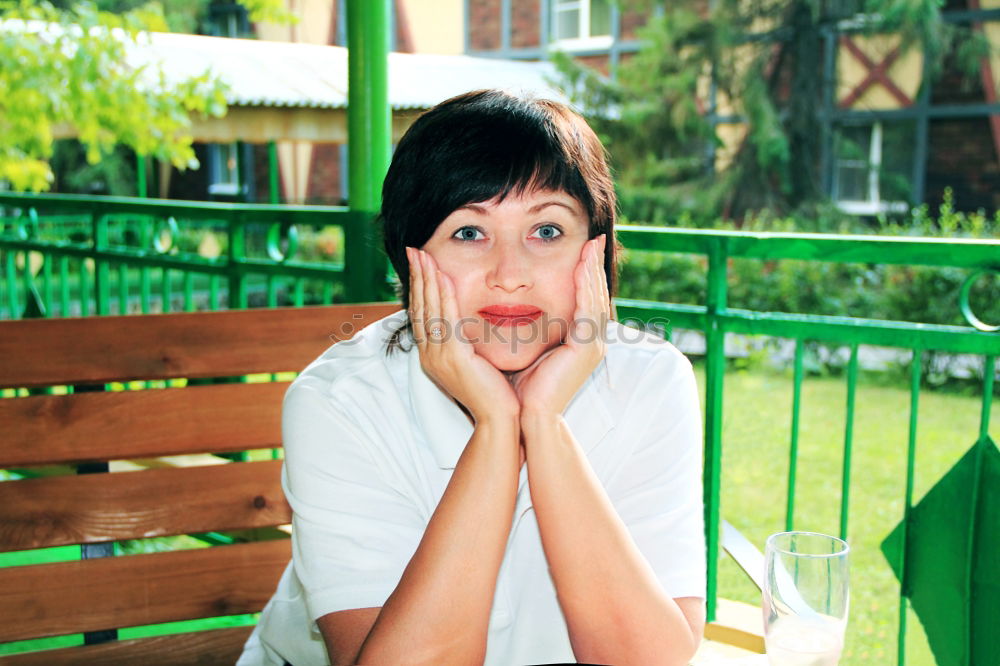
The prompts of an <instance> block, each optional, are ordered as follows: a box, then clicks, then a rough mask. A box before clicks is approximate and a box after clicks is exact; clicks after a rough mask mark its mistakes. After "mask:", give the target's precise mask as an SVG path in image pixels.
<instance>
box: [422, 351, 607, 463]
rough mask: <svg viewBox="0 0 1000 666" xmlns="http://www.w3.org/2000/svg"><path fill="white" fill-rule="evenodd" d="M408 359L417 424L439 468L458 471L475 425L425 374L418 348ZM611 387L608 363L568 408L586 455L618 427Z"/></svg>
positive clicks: (575, 434) (568, 417) (574, 431)
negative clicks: (609, 403) (610, 403)
mask: <svg viewBox="0 0 1000 666" xmlns="http://www.w3.org/2000/svg"><path fill="white" fill-rule="evenodd" d="M407 356H408V357H409V358H408V364H409V382H408V385H409V389H410V404H411V406H412V407H413V412H414V414H415V415H416V421H417V425H418V427H419V428H420V430H421V432H422V433H423V435H424V440H425V441H426V442H427V445H428V447H429V448H430V450H431V453H432V454H433V455H434V460H435V462H437V465H438V467H440V468H441V469H454V468H455V465H457V464H458V459H459V457H460V456H461V455H462V451H464V450H465V445H466V444H467V443H468V441H469V438H470V437H472V431H473V426H472V422H471V421H470V420H469V418H468V417H467V416H466V415H465V412H463V411H462V409H461V408H460V407H459V406H458V404H457V403H456V402H455V401H454V400H453V399H452V398H451V397H450V396H449V395H447V393H445V392H444V391H443V390H441V388H439V387H438V385H437V384H435V383H434V381H433V380H432V379H431V378H430V377H428V376H427V374H426V373H425V372H424V369H423V367H421V365H420V355H419V353H418V352H417V348H416V345H414V346H413V347H411V348H410V350H409V351H408V352H407ZM608 388H609V387H608V376H607V367H606V360H605V361H603V362H601V364H600V365H598V366H597V369H596V370H594V372H593V373H591V375H590V377H588V378H587V381H585V382H584V384H583V386H582V387H580V390H579V391H578V392H577V394H576V395H575V396H574V397H573V400H572V401H571V402H570V404H569V406H568V407H567V408H566V412H565V414H564V417H565V419H566V423H567V424H568V425H569V428H570V431H572V433H573V435H574V436H575V437H576V440H577V441H578V442H579V443H580V446H582V447H583V451H584V453H587V452H589V451H590V450H591V449H593V448H594V447H595V446H597V443H598V442H600V441H601V439H603V437H604V435H605V434H607V432H608V431H609V430H611V428H612V427H614V421H613V420H612V418H611V414H610V412H609V411H608V408H607V398H608V397H609V396H608Z"/></svg>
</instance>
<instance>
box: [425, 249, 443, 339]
mask: <svg viewBox="0 0 1000 666" xmlns="http://www.w3.org/2000/svg"><path fill="white" fill-rule="evenodd" d="M420 256H421V258H422V259H423V263H422V264H421V266H422V267H423V269H424V315H425V316H424V330H425V332H426V333H427V334H428V339H432V340H433V341H436V342H440V341H441V338H439V337H438V336H436V335H430V334H431V332H432V331H437V330H438V329H440V332H441V333H443V332H444V321H443V319H442V317H441V288H440V286H439V285H438V277H437V273H438V271H437V266H436V265H435V264H434V258H433V257H431V255H429V254H427V253H426V252H423V251H421V253H420Z"/></svg>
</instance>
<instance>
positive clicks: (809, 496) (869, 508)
mask: <svg viewBox="0 0 1000 666" xmlns="http://www.w3.org/2000/svg"><path fill="white" fill-rule="evenodd" d="M698 374H699V383H700V385H701V386H704V373H703V367H700V368H698ZM724 394H725V403H724V407H723V430H722V437H723V458H722V466H723V473H722V477H723V478H722V515H723V517H725V518H726V519H727V520H728V521H729V522H731V523H733V524H734V525H735V526H736V527H737V528H738V529H739V530H740V531H741V532H743V533H744V535H746V536H747V537H748V538H749V539H750V540H751V541H753V542H754V543H755V544H757V546H758V547H760V548H761V549H763V544H764V541H765V540H766V538H767V536H768V535H770V534H772V533H774V532H780V531H783V530H784V529H785V506H786V493H787V479H788V465H789V463H788V452H789V442H790V430H791V406H792V380H791V376H790V373H788V374H787V375H786V374H781V373H777V372H767V371H760V370H755V371H752V372H748V371H739V372H730V373H727V375H726V378H725V391H724ZM846 396H847V391H846V382H845V381H844V380H843V379H837V378H810V379H807V380H806V381H805V382H804V383H803V387H802V407H801V415H800V434H799V458H798V466H797V482H796V501H795V508H794V518H795V521H794V528H795V529H802V530H810V531H817V532H825V533H828V534H838V533H839V530H840V501H841V489H840V488H841V473H842V465H843V449H844V432H845V423H846V401H847V397H846ZM998 403H1000V401H997V400H994V401H993V409H992V418H991V420H990V423H991V425H992V427H991V436H992V437H993V439H994V441H1000V437H998V430H1000V404H998ZM909 405H910V394H909V390H908V387H902V386H899V387H896V386H884V385H877V384H872V383H865V382H864V381H859V384H858V389H857V394H856V399H855V416H854V441H853V453H852V464H851V467H852V469H851V485H850V491H849V510H848V519H849V520H848V541H849V543H850V544H851V549H852V551H851V558H852V559H851V594H852V599H851V613H850V620H849V623H848V635H847V640H846V645H845V651H844V656H843V659H842V660H841V664H842V665H843V666H850V665H855V664H857V665H860V664H890V663H896V655H897V628H898V616H899V584H898V582H897V581H896V578H895V576H894V575H893V573H892V571H891V570H890V569H889V566H888V564H887V563H886V561H885V559H884V557H883V556H882V553H881V551H880V550H879V546H880V544H881V542H882V540H883V539H884V538H885V537H886V536H887V535H888V534H889V532H890V531H891V530H892V529H893V528H894V527H895V526H896V524H897V523H898V522H899V521H900V519H901V518H902V515H903V504H904V499H905V483H906V450H907V441H908V439H907V438H908V430H909V409H910V407H909ZM981 405H982V402H981V399H980V398H978V397H971V396H964V395H959V394H954V393H952V394H949V393H943V392H929V391H922V392H921V394H920V401H919V408H918V412H917V414H918V424H917V453H916V476H915V489H914V503H916V502H918V501H919V500H920V498H921V497H922V496H923V495H924V494H925V493H926V492H927V490H929V489H930V488H931V487H932V486H933V485H934V484H935V483H936V482H937V480H938V479H940V478H941V476H943V475H944V474H945V473H946V472H947V471H948V470H949V469H950V468H951V466H952V465H954V463H955V462H957V461H958V459H959V458H960V457H961V456H962V455H963V454H964V453H965V452H966V451H967V450H968V449H969V447H971V446H972V444H973V443H974V442H975V441H976V440H977V438H978V433H979V419H980V410H981ZM719 593H720V595H721V596H724V597H727V598H730V599H737V600H740V601H746V602H749V603H753V604H759V603H760V593H759V592H758V591H757V590H756V588H755V587H754V586H753V585H752V584H751V583H750V582H749V580H748V579H747V578H746V576H745V574H743V572H742V571H740V570H739V568H738V567H737V566H736V565H735V563H734V562H732V560H730V559H729V558H728V557H725V558H724V560H723V561H722V562H721V564H720V576H719ZM934 663H935V662H934V659H933V657H932V656H931V653H930V649H929V647H928V645H927V640H926V637H925V635H924V632H923V628H922V627H921V625H920V622H919V619H918V618H917V617H916V615H915V614H914V613H913V612H912V611H909V613H908V619H907V634H906V664H908V665H924V664H934Z"/></svg>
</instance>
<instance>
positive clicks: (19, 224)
mask: <svg viewBox="0 0 1000 666" xmlns="http://www.w3.org/2000/svg"><path fill="white" fill-rule="evenodd" d="M22 211H23V209H22ZM14 219H15V222H14V237H15V238H17V239H18V240H23V241H26V240H31V239H33V238H34V237H35V236H37V235H38V210H37V209H36V208H35V207H34V206H32V207H30V208H28V214H27V215H24V214H23V212H22V214H20V215H18V216H17V217H16V218H14Z"/></svg>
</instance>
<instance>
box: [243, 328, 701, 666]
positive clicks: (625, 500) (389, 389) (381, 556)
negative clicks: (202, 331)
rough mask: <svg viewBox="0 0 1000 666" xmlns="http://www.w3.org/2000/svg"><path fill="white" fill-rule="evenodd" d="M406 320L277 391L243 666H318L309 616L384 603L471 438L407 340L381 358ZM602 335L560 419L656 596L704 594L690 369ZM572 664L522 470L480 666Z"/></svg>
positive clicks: (654, 346)
mask: <svg viewBox="0 0 1000 666" xmlns="http://www.w3.org/2000/svg"><path fill="white" fill-rule="evenodd" d="M405 318H406V313H405V311H402V310H401V311H399V312H396V313H394V314H392V315H390V316H388V317H386V318H384V319H382V320H380V321H378V322H375V323H374V324H372V325H370V326H368V327H366V328H365V329H364V330H362V331H361V332H360V333H358V334H357V335H356V336H355V337H354V339H352V340H351V341H350V342H341V343H338V344H335V345H333V346H332V347H330V349H328V350H327V351H326V352H325V353H324V354H323V355H322V356H320V357H319V358H318V359H316V360H315V361H313V363H312V364H310V365H309V367H307V368H306V369H305V370H304V371H303V372H302V374H301V375H299V377H298V378H297V379H296V380H295V381H294V382H293V383H292V385H291V387H290V388H289V389H288V392H287V393H286V395H285V402H284V411H283V418H282V436H283V438H284V447H285V463H284V468H283V476H282V485H283V487H284V491H285V495H286V496H287V497H288V501H289V503H290V504H291V506H292V510H293V512H294V514H293V531H292V561H291V562H290V563H289V565H288V568H287V569H286V570H285V573H284V575H283V576H282V578H281V582H280V583H279V584H278V589H277V591H276V592H275V595H274V597H273V598H272V599H271V601H270V602H269V603H268V604H267V607H266V608H265V609H264V612H263V614H262V617H261V620H260V623H259V624H258V626H257V629H255V631H254V633H253V635H252V636H251V638H250V640H249V641H248V642H247V645H246V648H245V649H244V653H243V656H242V657H241V659H240V661H239V662H238V663H239V664H241V665H250V664H282V663H284V662H285V661H287V662H290V663H292V664H294V665H295V666H306V665H307V664H326V663H328V657H327V654H326V650H325V647H324V644H323V641H322V637H321V636H320V634H319V631H318V629H317V628H316V624H315V620H316V619H317V618H319V617H322V616H323V615H326V614H327V613H332V612H334V611H340V610H347V609H352V608H369V607H379V606H382V605H383V604H384V603H385V601H386V599H387V598H388V597H389V595H390V594H391V593H392V591H393V590H394V589H395V587H396V585H397V583H398V582H399V579H400V577H401V576H402V573H403V569H404V568H405V567H406V565H407V564H408V563H409V561H410V558H411V557H412V555H413V553H414V551H415V550H416V548H417V546H418V545H419V543H420V539H421V537H422V536H423V533H424V530H425V528H426V527H427V524H428V522H429V521H430V519H431V515H432V514H433V513H434V509H435V507H436V506H437V504H438V501H439V500H440V498H441V496H442V494H443V493H444V490H445V488H446V487H447V485H448V481H449V480H450V478H451V475H452V472H453V471H454V468H455V464H456V463H457V462H458V458H459V456H460V455H461V453H462V450H463V448H464V447H465V445H466V443H467V442H468V441H469V438H470V437H471V436H472V430H473V427H472V424H471V423H470V421H469V419H468V418H467V417H466V416H465V414H464V413H463V412H462V411H461V409H460V408H459V407H458V405H457V404H456V403H455V402H454V401H453V400H452V399H451V398H450V397H449V396H447V395H446V394H445V393H443V392H442V391H441V390H440V389H439V388H438V387H437V386H436V385H435V384H434V383H433V382H432V381H431V380H430V379H429V378H428V377H427V376H426V375H425V374H424V372H423V370H422V369H421V367H420V359H419V355H418V352H417V349H416V347H412V346H410V345H406V344H405V342H406V341H408V338H406V336H404V348H405V349H408V350H409V351H403V350H397V351H395V352H394V353H393V354H392V355H390V356H386V353H385V340H386V338H387V337H388V336H389V335H390V334H391V333H392V332H393V331H394V330H396V329H397V328H398V327H399V326H400V325H402V324H403V322H405ZM607 333H608V346H607V354H606V359H605V362H604V363H602V364H601V365H599V366H598V368H597V369H596V370H595V371H594V373H593V374H592V375H591V376H590V377H589V378H588V379H587V381H586V383H585V384H584V386H583V387H582V388H581V389H580V391H579V392H578V393H577V395H576V396H575V397H574V398H573V401H572V402H571V403H570V405H569V406H568V407H567V409H566V412H565V415H564V418H565V419H566V422H567V424H568V425H569V427H570V430H571V431H572V432H573V435H574V436H575V437H576V439H577V441H578V442H579V443H580V445H581V446H582V448H583V450H584V451H585V452H586V455H587V458H588V460H589V461H590V464H591V466H592V467H593V469H594V471H595V472H596V474H597V476H598V478H599V479H600V481H601V483H602V484H603V486H604V488H605V490H606V491H607V493H608V496H609V497H610V499H611V501H612V503H613V505H614V507H615V509H616V510H617V512H618V515H619V516H620V517H621V519H622V520H623V521H624V523H625V524H626V525H627V526H628V529H629V532H630V533H631V535H632V538H633V539H634V540H635V542H636V545H637V546H638V547H639V550H640V551H641V552H642V554H643V555H644V556H645V557H646V559H647V560H648V561H649V563H650V565H651V566H652V568H653V570H654V571H655V573H656V575H657V577H658V578H659V580H660V583H661V584H662V585H663V588H664V590H665V591H666V593H667V594H668V595H670V596H671V597H704V596H705V543H704V530H703V523H702V486H701V478H702V476H701V465H702V437H701V412H700V409H699V404H698V392H697V387H696V385H695V380H694V373H693V372H692V369H691V364H690V363H689V362H688V360H687V359H686V358H685V357H684V356H683V355H682V354H681V353H680V352H679V351H677V349H676V348H675V347H674V346H673V345H671V344H670V343H668V342H665V341H663V340H662V339H659V338H657V337H655V336H652V335H649V334H646V333H643V332H640V331H638V330H636V329H633V328H628V327H626V326H623V325H621V324H619V323H617V322H610V323H609V324H608V330H607ZM456 538H461V535H456ZM455 585H456V586H457V587H459V588H460V587H461V585H462V581H461V580H456V581H455ZM459 594H461V592H460V591H459ZM428 621H429V622H433V621H434V618H428ZM572 661H575V659H574V656H573V650H572V648H571V646H570V641H569V634H568V632H567V629H566V623H565V620H564V618H563V615H562V612H561V610H560V608H559V603H558V601H557V598H556V593H555V588H554V586H553V583H552V579H551V577H550V575H549V572H548V565H547V563H546V560H545V555H544V552H543V550H542V544H541V539H540V536H539V532H538V523H537V522H536V520H535V514H534V511H533V509H532V506H531V494H530V492H529V488H528V483H527V466H525V467H523V468H522V469H521V477H520V482H519V488H518V493H517V503H516V509H515V511H514V517H513V523H512V529H511V533H510V537H509V539H508V541H507V549H506V552H505V554H504V559H503V563H502V565H501V567H500V572H499V576H498V578H497V587H496V592H495V595H494V600H493V609H492V614H491V616H490V623H489V633H488V639H487V646H486V661H485V663H486V664H496V665H500V666H511V665H516V664H537V663H553V662H572Z"/></svg>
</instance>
